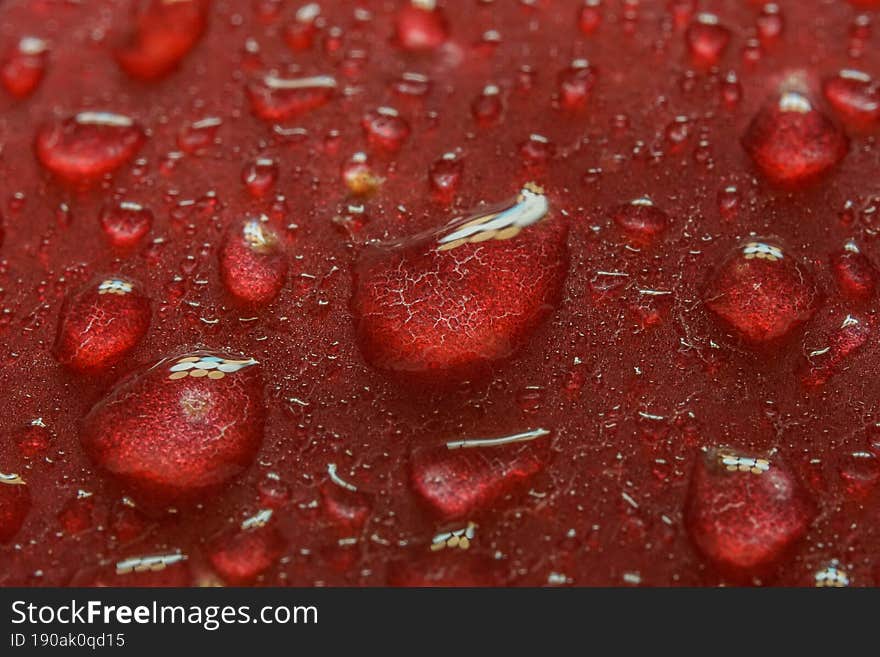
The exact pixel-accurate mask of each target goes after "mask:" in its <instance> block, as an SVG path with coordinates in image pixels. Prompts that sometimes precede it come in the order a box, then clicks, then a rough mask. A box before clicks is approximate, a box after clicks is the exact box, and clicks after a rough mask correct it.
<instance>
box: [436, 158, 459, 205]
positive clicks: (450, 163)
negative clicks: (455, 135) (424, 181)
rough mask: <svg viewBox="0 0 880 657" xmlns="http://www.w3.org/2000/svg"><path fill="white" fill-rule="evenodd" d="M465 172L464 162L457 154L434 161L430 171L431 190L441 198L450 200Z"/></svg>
mask: <svg viewBox="0 0 880 657" xmlns="http://www.w3.org/2000/svg"><path fill="white" fill-rule="evenodd" d="M463 171H464V162H463V160H462V159H461V158H460V157H458V155H457V154H455V153H445V154H444V155H443V156H442V157H440V158H439V159H437V160H434V163H433V164H431V168H430V170H429V171H428V182H429V184H430V185H431V190H432V191H433V192H434V193H435V194H436V195H437V196H439V197H440V198H442V199H446V200H450V199H451V198H452V197H453V196H454V195H455V192H456V191H457V190H458V186H459V185H460V184H461V176H462V173H463Z"/></svg>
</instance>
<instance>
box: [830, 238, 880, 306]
mask: <svg viewBox="0 0 880 657" xmlns="http://www.w3.org/2000/svg"><path fill="white" fill-rule="evenodd" d="M831 270H832V272H833V273H834V278H835V280H836V281H837V286H838V287H839V288H840V291H841V292H843V294H844V295H846V296H847V297H849V298H851V299H860V300H865V299H870V298H871V297H873V296H874V293H875V292H876V290H877V285H878V282H880V272H878V271H877V268H876V267H875V266H874V264H873V263H872V262H871V260H870V259H869V258H868V257H867V256H866V255H864V254H863V253H862V252H861V250H860V249H859V247H858V246H857V245H856V243H855V242H847V243H846V244H845V245H844V247H843V249H841V250H840V251H838V252H837V253H835V254H834V255H833V256H832V257H831Z"/></svg>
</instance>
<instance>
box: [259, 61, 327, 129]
mask: <svg viewBox="0 0 880 657" xmlns="http://www.w3.org/2000/svg"><path fill="white" fill-rule="evenodd" d="M336 89H337V84H336V79H335V78H334V77H333V76H330V75H312V76H308V77H299V78H283V77H279V76H278V75H275V74H273V73H270V74H268V75H265V76H263V77H261V78H259V79H258V80H255V81H253V82H251V83H249V84H248V85H247V89H246V91H247V96H248V98H249V99H250V104H251V109H252V110H253V112H254V114H256V115H257V116H258V117H259V118H261V119H264V120H266V121H283V120H285V119H290V118H293V117H296V116H300V115H302V114H305V113H306V112H309V111H311V110H314V109H317V108H319V107H322V106H323V105H326V104H327V103H328V102H330V100H331V99H332V98H333V96H334V95H335V94H336Z"/></svg>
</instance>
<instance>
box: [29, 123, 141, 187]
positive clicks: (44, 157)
mask: <svg viewBox="0 0 880 657" xmlns="http://www.w3.org/2000/svg"><path fill="white" fill-rule="evenodd" d="M145 140H146V136H145V134H144V131H143V129H142V128H141V126H140V125H138V124H137V123H135V122H134V121H133V120H132V119H130V118H129V117H127V116H123V115H121V114H114V113H112V112H80V113H79V114H77V115H75V116H72V117H70V118H67V119H60V120H58V119H56V120H54V121H52V122H51V123H49V124H47V125H44V126H43V127H42V128H41V129H40V130H39V132H38V133H37V139H36V151H37V157H38V158H39V160H40V162H41V163H42V165H43V166H44V167H46V168H47V169H48V170H49V171H51V172H52V173H54V174H55V175H57V176H59V177H61V178H65V179H67V180H71V181H90V180H93V179H95V178H100V177H102V176H104V175H105V174H108V173H111V172H112V171H115V170H116V169H118V168H119V167H121V166H122V165H123V164H125V163H126V162H128V161H129V160H130V159H131V158H133V157H134V155H135V154H136V153H137V152H138V151H139V150H140V148H141V146H143V144H144V141H145Z"/></svg>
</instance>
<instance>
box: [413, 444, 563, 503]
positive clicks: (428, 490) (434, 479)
mask: <svg viewBox="0 0 880 657" xmlns="http://www.w3.org/2000/svg"><path fill="white" fill-rule="evenodd" d="M549 433H550V432H549V431H548V430H546V429H533V430H529V431H524V432H521V433H517V434H511V435H508V436H501V437H497V438H485V439H472V440H454V441H450V442H447V443H444V444H442V445H438V446H435V447H418V448H416V449H415V450H414V451H413V453H412V455H411V456H410V481H411V484H412V487H413V490H414V491H415V493H416V494H417V495H418V496H419V497H420V498H421V499H422V500H423V501H424V502H425V504H426V505H428V506H429V507H430V508H431V510H432V511H433V512H434V513H435V514H436V515H438V516H440V517H443V518H455V517H464V516H467V515H469V514H471V513H474V512H477V511H482V510H485V509H486V508H488V507H489V506H490V505H491V504H492V503H494V502H495V501H496V500H498V499H499V498H500V497H502V496H503V495H504V494H506V493H508V492H510V491H512V490H513V489H514V488H516V487H517V486H518V485H520V484H521V483H522V482H524V481H526V480H527V479H529V478H531V477H532V476H534V475H535V474H536V473H538V472H540V471H541V470H542V469H543V468H544V467H545V466H546V464H547V462H548V460H549V454H550V449H549V443H550V438H549V436H548V434H549Z"/></svg>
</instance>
